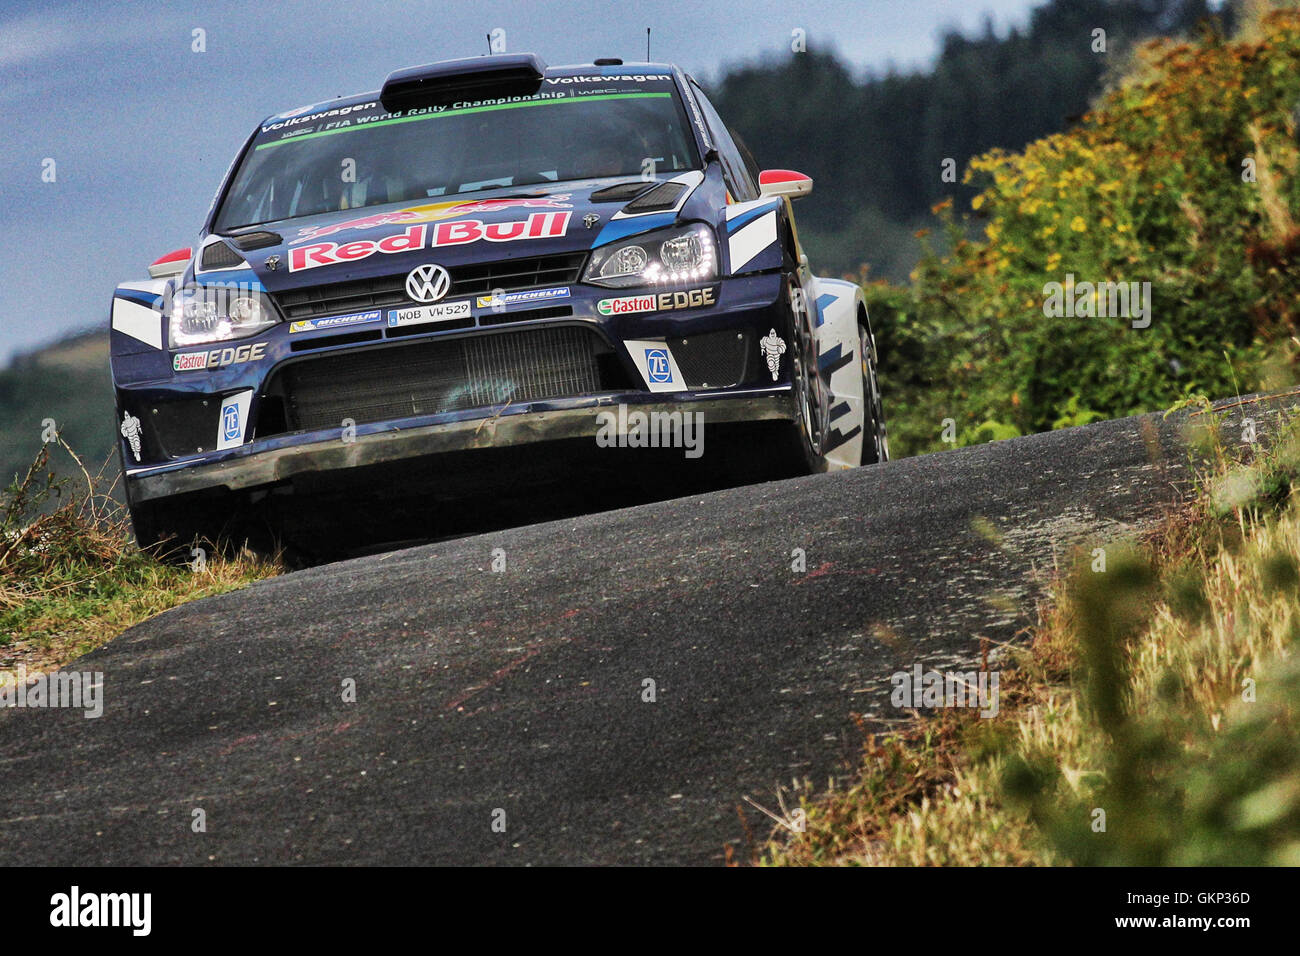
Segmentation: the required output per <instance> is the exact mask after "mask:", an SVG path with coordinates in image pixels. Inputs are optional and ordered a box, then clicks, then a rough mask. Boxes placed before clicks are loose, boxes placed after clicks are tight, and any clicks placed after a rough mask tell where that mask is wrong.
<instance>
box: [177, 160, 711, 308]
mask: <svg viewBox="0 0 1300 956" xmlns="http://www.w3.org/2000/svg"><path fill="white" fill-rule="evenodd" d="M705 181H706V177H705V175H704V174H703V173H700V172H691V173H686V174H683V175H681V176H677V177H674V178H673V179H672V180H666V181H665V180H660V181H659V182H661V183H662V182H680V183H681V184H682V185H683V187H684V188H683V189H681V190H676V189H673V190H669V191H667V192H666V193H665V196H668V195H671V194H675V198H674V201H673V202H672V204H671V206H669V205H668V204H666V203H664V204H660V206H659V208H654V207H652V208H651V209H650V210H649V211H640V210H637V209H636V208H633V209H631V210H629V208H628V203H629V202H631V201H632V199H634V198H636V197H637V196H638V195H640V196H643V197H644V196H645V195H646V192H645V190H646V189H647V187H649V186H651V185H653V184H648V183H644V182H641V181H640V180H638V179H635V178H632V177H618V178H613V179H601V180H585V181H582V182H569V183H556V184H550V183H547V184H542V185H537V186H528V187H511V188H507V189H497V190H491V191H484V192H481V193H474V194H472V195H465V196H461V197H457V198H454V199H431V200H428V201H425V202H414V203H409V202H408V203H389V204H386V205H382V206H368V207H365V208H362V209H350V210H342V211H339V212H332V213H326V214H322V215H318V216H310V217H303V218H297V219H293V220H290V221H284V222H269V223H263V224H260V225H258V226H253V227H248V228H246V229H240V230H238V231H236V232H232V233H230V234H227V235H225V236H220V237H218V236H209V237H207V238H205V239H204V240H203V245H204V249H205V251H206V249H207V246H208V245H209V244H210V243H212V242H214V241H220V240H221V239H224V240H226V242H227V243H228V244H229V245H230V246H231V247H232V248H234V249H236V250H238V251H239V252H240V254H241V255H242V256H243V258H244V260H245V261H246V262H247V264H248V267H249V268H250V269H251V270H252V271H253V272H254V273H255V274H256V276H257V278H258V279H259V280H260V281H261V282H262V284H263V285H264V286H265V287H266V288H267V289H268V290H270V291H272V292H280V291H286V290H292V289H299V288H304V287H306V286H313V285H320V284H322V283H334V282H347V281H355V280H359V279H360V280H364V279H369V278H375V277H379V276H386V275H392V274H394V273H397V272H402V271H406V270H409V269H411V268H414V267H415V266H416V265H420V264H422V263H426V262H432V263H437V264H439V265H442V266H445V267H447V268H455V267H457V266H461V265H468V264H473V263H480V262H493V261H501V260H507V259H516V258H530V257H533V256H545V255H563V254H568V253H574V252H585V251H587V250H589V249H592V248H594V247H596V246H600V245H604V244H606V243H609V242H613V241H616V240H618V239H621V238H623V237H624V236H630V235H635V234H637V233H641V232H645V231H647V230H649V229H657V228H662V227H663V226H667V225H671V224H672V223H673V222H675V221H677V220H679V219H705V220H707V221H710V222H712V221H713V220H714V218H715V212H716V211H717V210H715V209H714V207H715V203H714V201H713V199H710V198H709V196H708V195H706V194H709V193H711V192H712V190H708V189H700V188H699V187H700V186H701V185H702V184H704V183H705ZM714 198H716V199H720V200H721V199H722V198H723V197H722V196H721V195H720V196H718V197H714ZM716 206H718V207H720V206H721V203H720V202H719V203H717V204H716ZM206 258H207V257H206V256H204V255H202V254H200V258H199V260H198V261H199V263H201V262H202V261H204V259H206ZM239 271H242V269H240V270H239ZM229 274H230V273H227V275H229ZM222 278H223V273H222V272H219V271H218V272H214V271H200V272H199V273H198V274H197V279H198V281H200V282H205V283H206V282H212V281H220V280H221V279H222Z"/></svg>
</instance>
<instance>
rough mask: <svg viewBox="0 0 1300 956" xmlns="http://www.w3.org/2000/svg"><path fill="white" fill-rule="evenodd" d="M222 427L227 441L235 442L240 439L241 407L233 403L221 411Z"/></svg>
mask: <svg viewBox="0 0 1300 956" xmlns="http://www.w3.org/2000/svg"><path fill="white" fill-rule="evenodd" d="M221 427H222V429H223V433H224V434H225V436H226V441H235V440H236V439H237V438H239V405H238V403H236V402H231V403H230V404H229V405H226V406H224V407H222V409H221Z"/></svg>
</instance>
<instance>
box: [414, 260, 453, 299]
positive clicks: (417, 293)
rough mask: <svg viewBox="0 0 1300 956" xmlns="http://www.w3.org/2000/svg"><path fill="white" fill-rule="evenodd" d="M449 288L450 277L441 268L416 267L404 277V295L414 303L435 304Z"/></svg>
mask: <svg viewBox="0 0 1300 956" xmlns="http://www.w3.org/2000/svg"><path fill="white" fill-rule="evenodd" d="M450 288H451V276H450V275H448V274H447V270H446V269H444V268H443V267H442V266H436V265H433V264H432V263H428V264H426V265H422V266H416V267H415V268H414V269H412V270H411V272H410V274H409V275H407V277H406V294H407V295H409V296H410V297H411V298H412V299H414V300H415V301H416V302H437V301H438V300H439V299H441V298H442V297H443V296H444V295H446V294H447V291H448V290H449V289H450Z"/></svg>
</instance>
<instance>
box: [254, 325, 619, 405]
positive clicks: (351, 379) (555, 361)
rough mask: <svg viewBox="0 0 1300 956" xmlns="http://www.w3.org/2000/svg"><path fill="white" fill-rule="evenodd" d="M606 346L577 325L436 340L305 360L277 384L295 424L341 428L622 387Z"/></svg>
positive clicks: (270, 389)
mask: <svg viewBox="0 0 1300 956" xmlns="http://www.w3.org/2000/svg"><path fill="white" fill-rule="evenodd" d="M602 351H608V350H607V349H606V348H605V346H604V344H603V342H602V341H601V339H600V337H599V336H598V335H596V333H595V332H593V331H591V330H590V329H585V328H577V327H572V326H561V327H559V328H547V329H529V330H527V331H520V332H509V333H496V334H492V335H475V336H469V337H462V338H454V339H453V338H446V339H433V340H428V341H421V342H412V343H411V344H408V345H401V346H393V347H390V348H370V349H365V350H362V351H357V352H349V353H342V354H335V355H322V356H320V357H318V358H312V359H307V360H304V361H301V362H295V363H293V364H291V365H288V366H286V367H285V368H284V369H282V370H281V371H280V372H278V373H277V375H276V377H275V381H273V382H272V383H270V384H269V387H268V389H267V391H268V393H273V394H276V395H279V396H281V398H282V400H283V403H284V408H285V419H286V421H285V425H286V427H287V428H288V429H289V430H298V429H305V430H314V429H322V428H339V427H341V426H342V425H343V422H344V419H352V421H354V422H356V423H357V424H359V425H360V424H364V423H366V422H380V421H388V420H389V419H395V418H407V417H410V416H415V415H435V414H439V413H443V412H454V411H462V410H465V409H470V408H482V407H486V406H495V405H504V404H506V403H507V402H511V403H513V404H519V403H521V402H529V401H537V400H541V399H548V398H563V397H567V396H575V395H586V394H590V393H593V392H599V391H602V390H605V389H607V388H609V387H612V386H611V384H610V383H606V382H604V381H603V377H604V376H603V375H602V371H601V369H602V362H601V361H600V354H599V353H601V352H602Z"/></svg>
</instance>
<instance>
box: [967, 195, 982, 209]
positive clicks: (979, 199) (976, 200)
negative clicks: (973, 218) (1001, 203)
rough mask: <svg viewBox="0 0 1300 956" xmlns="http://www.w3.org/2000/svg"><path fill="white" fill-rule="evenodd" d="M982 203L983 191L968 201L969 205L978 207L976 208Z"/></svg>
mask: <svg viewBox="0 0 1300 956" xmlns="http://www.w3.org/2000/svg"><path fill="white" fill-rule="evenodd" d="M982 205H984V194H983V193H980V195H978V196H976V197H975V198H974V199H972V200H971V201H970V207H971V208H972V209H978V208H979V207H980V206H982Z"/></svg>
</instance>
